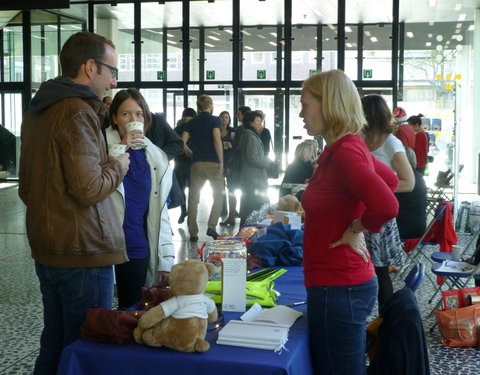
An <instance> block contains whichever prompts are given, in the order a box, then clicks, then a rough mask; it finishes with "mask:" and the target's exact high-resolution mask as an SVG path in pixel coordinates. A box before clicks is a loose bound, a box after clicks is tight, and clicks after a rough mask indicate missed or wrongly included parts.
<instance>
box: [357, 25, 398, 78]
mask: <svg viewBox="0 0 480 375" xmlns="http://www.w3.org/2000/svg"><path fill="white" fill-rule="evenodd" d="M362 78H363V79H364V80H369V79H373V80H391V79H392V25H391V24H376V25H365V27H364V30H363V72H362Z"/></svg>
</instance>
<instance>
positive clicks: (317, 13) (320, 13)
mask: <svg viewBox="0 0 480 375" xmlns="http://www.w3.org/2000/svg"><path fill="white" fill-rule="evenodd" d="M313 13H315V14H316V15H317V16H319V17H322V16H323V13H322V12H320V11H319V10H318V9H314V10H313Z"/></svg>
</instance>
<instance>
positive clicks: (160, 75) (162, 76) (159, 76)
mask: <svg viewBox="0 0 480 375" xmlns="http://www.w3.org/2000/svg"><path fill="white" fill-rule="evenodd" d="M157 79H158V80H159V81H165V80H166V79H167V72H165V71H164V70H159V71H158V72H157Z"/></svg>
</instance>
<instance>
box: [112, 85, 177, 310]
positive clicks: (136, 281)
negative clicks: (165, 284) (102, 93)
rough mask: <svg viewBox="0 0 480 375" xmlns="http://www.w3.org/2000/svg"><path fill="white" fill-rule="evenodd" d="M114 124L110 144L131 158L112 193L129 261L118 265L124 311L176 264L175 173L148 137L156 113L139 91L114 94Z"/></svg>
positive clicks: (123, 91)
mask: <svg viewBox="0 0 480 375" xmlns="http://www.w3.org/2000/svg"><path fill="white" fill-rule="evenodd" d="M110 124H111V126H110V127H109V128H108V129H107V130H106V134H107V143H108V144H124V145H126V146H127V152H128V153H129V154H130V168H129V170H128V173H127V175H126V176H125V177H124V179H123V183H122V184H121V185H120V186H119V188H118V189H117V191H116V192H115V193H114V194H113V197H114V201H115V205H116V207H117V210H118V212H119V215H121V216H122V218H123V230H124V233H125V242H126V245H127V255H128V258H129V259H130V260H129V261H128V262H127V263H124V264H121V265H118V266H115V278H116V282H117V292H118V307H119V309H125V308H128V307H130V306H131V305H133V304H135V302H137V301H138V299H139V297H140V291H141V287H142V286H144V285H146V286H150V285H152V284H155V283H156V282H160V281H163V279H164V278H166V277H167V274H168V272H169V271H170V269H171V267H172V265H173V261H174V256H175V249H174V247H173V243H172V229H171V226H170V220H169V218H168V208H167V198H168V194H169V192H170V188H171V186H172V170H171V168H170V166H169V164H168V158H167V155H166V154H165V153H164V152H163V151H162V150H160V149H159V148H158V147H157V146H155V145H154V144H153V143H152V142H150V140H149V139H148V138H146V137H144V132H145V131H147V130H148V128H149V127H150V126H151V115H150V110H149V108H148V105H147V103H146V102H145V99H144V98H143V96H142V94H140V92H139V91H138V90H137V89H134V88H130V89H128V90H121V91H119V92H118V93H117V94H116V95H115V97H114V98H113V101H112V105H111V107H110Z"/></svg>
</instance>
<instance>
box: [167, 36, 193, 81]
mask: <svg viewBox="0 0 480 375" xmlns="http://www.w3.org/2000/svg"><path fill="white" fill-rule="evenodd" d="M181 40H182V30H181V29H167V81H181V80H182V79H183V76H182V69H183V60H182V58H183V56H182V43H181ZM190 58H191V57H190Z"/></svg>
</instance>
